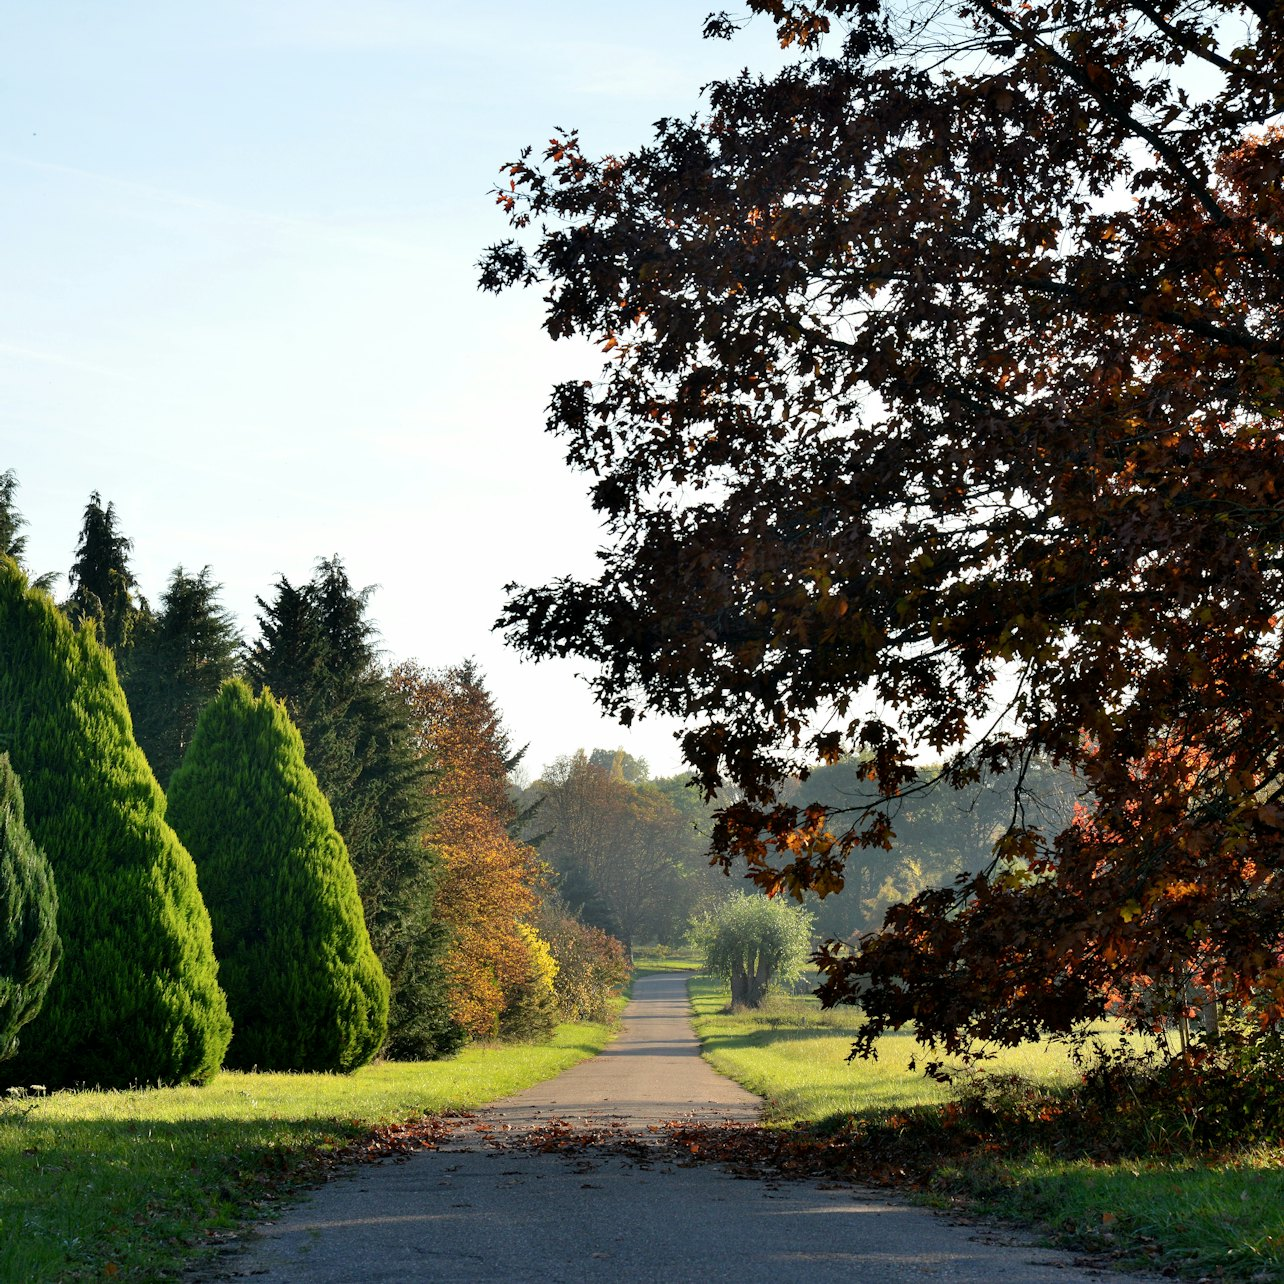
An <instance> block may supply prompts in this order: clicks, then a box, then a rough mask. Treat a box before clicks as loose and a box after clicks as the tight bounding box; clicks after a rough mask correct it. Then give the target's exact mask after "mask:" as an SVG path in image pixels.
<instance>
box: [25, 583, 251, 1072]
mask: <svg viewBox="0 0 1284 1284" xmlns="http://www.w3.org/2000/svg"><path fill="white" fill-rule="evenodd" d="M0 637H3V638H4V647H3V650H0V747H3V748H7V749H8V751H9V754H10V757H11V758H12V760H13V766H14V769H15V770H16V771H17V772H18V774H19V776H20V777H21V779H22V782H23V787H24V792H25V795H26V806H27V824H28V825H29V827H30V830H31V835H32V837H33V838H34V839H35V841H36V842H37V843H38V844H39V845H40V846H41V847H42V848H43V849H44V851H45V852H46V854H47V855H48V857H49V858H50V861H51V863H52V865H53V869H54V874H55V876H56V878H57V882H58V897H59V919H58V922H59V929H60V933H61V936H62V943H63V950H64V953H63V959H62V965H61V967H60V968H59V969H58V973H57V975H56V976H55V977H54V979H53V983H52V984H51V985H50V987H49V991H48V994H47V995H46V998H45V1004H44V1007H43V1009H42V1010H41V1012H40V1015H39V1016H38V1017H37V1018H36V1019H35V1020H34V1021H32V1022H31V1024H30V1025H28V1026H27V1027H25V1029H24V1031H23V1035H22V1044H21V1047H20V1048H19V1050H18V1054H17V1056H16V1057H15V1058H13V1060H11V1061H8V1062H6V1063H5V1064H4V1069H3V1075H4V1078H5V1080H6V1081H7V1082H9V1083H17V1084H23V1083H32V1082H39V1083H44V1084H47V1085H48V1086H50V1087H62V1086H67V1085H71V1084H76V1083H83V1084H89V1085H92V1084H98V1085H100V1086H102V1087H125V1086H128V1085H130V1084H136V1083H158V1082H159V1083H182V1082H196V1083H202V1082H204V1081H206V1080H208V1079H210V1078H211V1077H212V1076H213V1075H214V1074H216V1073H217V1071H218V1068H219V1066H220V1064H221V1063H222V1060H223V1053H224V1051H225V1049H226V1048H227V1044H228V1040H229V1039H230V1037H231V1022H230V1020H229V1018H228V1014H227V1004H226V1001H225V999H224V997H223V992H222V990H220V989H219V985H218V965H217V963H216V962H215V960H214V948H213V942H212V939H211V935H210V920H209V915H208V914H207V913H206V910H205V905H204V903H203V902H202V900H201V896H200V892H199V891H198V890H197V884H196V869H195V867H194V866H193V864H192V860H191V857H190V856H189V855H188V854H187V852H186V851H185V850H184V848H183V846H182V844H181V843H180V842H179V841H178V838H177V837H176V836H175V834H174V831H173V830H172V829H171V828H170V827H169V825H167V824H166V823H165V814H164V812H165V798H164V795H163V794H162V793H161V791H160V786H159V785H158V784H157V783H156V778H155V776H154V775H153V774H152V772H151V769H150V768H149V767H148V765H147V761H146V759H145V758H144V757H143V753H142V750H141V749H139V747H138V744H137V742H136V741H135V740H134V736H133V732H132V730H131V727H130V721H129V710H128V709H127V707H126V705H125V696H124V693H123V691H122V690H121V688H120V683H119V682H118V681H117V679H116V670H115V665H114V663H113V661H112V657H111V655H110V654H109V653H108V651H107V650H106V648H105V647H103V646H102V645H101V644H100V643H99V642H98V640H97V638H96V637H95V635H94V631H93V630H92V629H89V628H83V629H80V630H77V629H75V628H73V627H72V625H71V624H70V623H69V622H68V621H67V619H66V617H65V616H64V615H63V614H62V613H61V612H60V611H59V610H58V608H57V607H56V606H55V605H54V603H53V600H52V599H51V598H50V597H49V596H48V595H47V594H46V593H43V592H41V591H39V590H38V589H31V588H28V586H27V582H26V578H25V577H24V576H23V574H22V572H21V571H20V570H19V569H18V566H17V564H16V563H15V562H13V561H12V560H10V559H7V558H0Z"/></svg>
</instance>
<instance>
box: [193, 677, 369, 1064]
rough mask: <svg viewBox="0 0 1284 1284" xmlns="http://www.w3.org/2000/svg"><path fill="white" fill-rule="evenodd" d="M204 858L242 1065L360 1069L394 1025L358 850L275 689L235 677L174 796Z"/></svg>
mask: <svg viewBox="0 0 1284 1284" xmlns="http://www.w3.org/2000/svg"><path fill="white" fill-rule="evenodd" d="M168 814H169V819H170V821H171V823H172V824H173V826H174V828H175V830H176V831H177V832H178V833H179V835H180V836H181V837H182V839H183V841H184V842H185V843H186V844H187V846H188V848H189V849H190V851H191V853H192V856H193V858H194V859H195V861H196V868H197V874H198V877H199V879H200V885H201V890H202V892H203V893H204V895H205V900H206V903H207V905H208V906H209V911H210V918H211V920H212V922H213V927H214V945H215V948H216V949H217V951H218V957H219V961H220V964H221V968H222V979H223V986H224V989H225V990H226V992H227V1002H228V1007H229V1008H230V1010H231V1013H232V1020H233V1022H234V1030H233V1036H232V1046H231V1047H230V1048H229V1049H228V1054H227V1064H228V1065H229V1066H232V1067H235V1068H236V1069H239V1070H250V1069H253V1068H254V1067H256V1066H257V1067H258V1068H259V1069H260V1070H312V1071H342V1072H346V1071H349V1070H355V1069H356V1068H357V1067H358V1066H363V1065H365V1064H366V1062H368V1061H369V1060H370V1059H371V1058H372V1057H373V1056H374V1055H375V1053H377V1052H378V1051H379V1049H380V1047H382V1045H383V1041H384V1037H385V1036H386V1034H387V1032H388V981H387V978H386V977H385V976H384V974H383V969H382V968H381V967H380V966H379V960H378V959H377V958H376V957H375V953H374V950H373V949H372V948H371V945H370V937H369V935H368V934H367V932H366V924H365V919H364V917H363V914H362V910H361V898H360V897H359V896H358V894H357V880H356V878H355V876H354V875H353V872H352V865H351V863H350V862H349V860H348V852H347V848H346V847H345V846H344V844H343V839H342V838H341V837H340V836H339V833H338V831H337V830H336V829H335V827H334V816H333V813H332V812H331V810H330V806H329V804H328V803H327V802H326V800H325V798H324V796H323V795H322V793H321V790H320V789H319V788H318V787H317V780H316V776H315V775H314V774H313V773H312V771H311V770H310V769H309V768H308V765H307V763H306V762H305V761H304V756H303V741H302V739H301V738H300V736H299V733H298V730H297V729H296V728H295V726H294V725H293V723H291V721H290V719H289V716H288V715H287V713H286V711H285V707H284V706H283V705H282V704H281V702H280V701H279V700H276V699H274V698H273V696H272V695H271V693H270V692H266V691H265V692H263V693H262V694H261V695H259V696H258V697H255V696H254V694H253V693H252V692H251V691H250V688H249V687H248V686H247V685H246V684H245V683H244V682H243V681H241V680H240V679H236V678H234V679H232V680H231V681H229V682H227V683H226V684H224V686H223V688H222V690H221V691H220V692H219V693H218V696H217V697H216V698H215V699H214V700H213V701H212V702H211V703H210V704H208V705H206V707H205V710H204V712H203V713H202V714H201V716H200V721H199V722H198V723H197V724H196V733H195V735H194V736H193V737H192V743H191V744H190V745H189V746H188V750H187V753H186V754H185V755H184V756H183V762H182V765H181V766H180V767H179V769H178V771H177V772H176V773H175V775H174V779H173V781H172V782H171V784H170V790H169V813H168Z"/></svg>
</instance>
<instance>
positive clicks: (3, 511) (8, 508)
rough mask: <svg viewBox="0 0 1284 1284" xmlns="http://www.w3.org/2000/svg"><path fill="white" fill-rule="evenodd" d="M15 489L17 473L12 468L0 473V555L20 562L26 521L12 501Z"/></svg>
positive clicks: (22, 553) (24, 548)
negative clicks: (23, 529)
mask: <svg viewBox="0 0 1284 1284" xmlns="http://www.w3.org/2000/svg"><path fill="white" fill-rule="evenodd" d="M17 491H18V474H17V473H15V472H14V471H13V469H12V468H10V469H7V470H6V471H5V472H3V473H0V555H3V556H5V557H12V558H13V560H14V561H15V562H18V563H19V564H21V562H22V558H23V555H24V554H25V553H26V551H27V537H26V536H25V535H24V534H22V528H23V527H24V526H25V525H26V524H27V521H26V518H24V517H23V515H22V514H21V513H20V512H19V511H18V506H17V504H16V503H15V501H14V496H15V495H16V494H17Z"/></svg>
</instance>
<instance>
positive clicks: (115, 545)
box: [63, 491, 149, 660]
mask: <svg viewBox="0 0 1284 1284" xmlns="http://www.w3.org/2000/svg"><path fill="white" fill-rule="evenodd" d="M133 547H134V543H133V540H130V539H127V538H126V537H125V536H124V535H122V534H121V533H120V530H119V529H118V526H117V520H116V507H115V505H114V504H108V505H107V507H106V508H104V507H103V503H102V496H101V495H100V494H99V493H98V492H97V491H94V493H93V494H92V495H90V497H89V503H88V504H86V505H85V516H84V520H83V522H82V524H81V527H80V541H79V543H77V545H76V560H75V561H74V562H73V563H72V566H71V571H70V572H69V574H68V576H67V578H68V580H69V581H70V583H71V597H70V598H68V599H67V601H66V602H65V603H64V604H63V609H64V610H65V611H66V612H67V614H68V615H69V616H70V617H71V619H72V620H73V621H75V622H76V623H79V622H80V621H81V620H92V621H93V622H94V626H95V628H96V629H97V630H98V635H99V640H100V641H102V642H105V643H106V644H107V646H108V647H109V648H110V649H111V651H112V652H113V653H114V654H115V655H116V656H117V659H118V660H119V658H120V656H121V653H122V652H125V651H128V650H129V648H130V646H131V645H132V644H133V641H134V634H135V631H136V630H137V629H138V627H139V625H140V623H143V622H145V621H146V619H147V616H148V614H149V612H148V606H147V601H146V599H145V598H142V597H140V596H138V594H137V589H138V581H137V580H136V579H135V578H134V573H133V571H131V570H130V568H129V554H130V552H131V551H132V550H133Z"/></svg>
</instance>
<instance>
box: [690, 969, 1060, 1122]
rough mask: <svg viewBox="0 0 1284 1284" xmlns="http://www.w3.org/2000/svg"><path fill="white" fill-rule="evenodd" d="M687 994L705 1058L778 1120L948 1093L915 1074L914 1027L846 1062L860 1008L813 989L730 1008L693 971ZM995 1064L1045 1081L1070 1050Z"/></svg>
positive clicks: (1046, 1049) (907, 1104)
mask: <svg viewBox="0 0 1284 1284" xmlns="http://www.w3.org/2000/svg"><path fill="white" fill-rule="evenodd" d="M690 992H691V1002H692V1007H693V1009H694V1011H695V1028H696V1033H697V1034H698V1035H699V1036H700V1041H701V1043H702V1044H703V1045H704V1055H705V1058H706V1059H707V1060H708V1061H709V1062H710V1063H711V1064H712V1065H713V1067H714V1068H715V1069H716V1070H719V1071H721V1073H723V1074H725V1075H727V1076H728V1077H729V1078H732V1079H735V1080H736V1082H737V1083H741V1084H743V1085H744V1086H745V1087H746V1088H748V1089H749V1091H750V1092H756V1093H757V1094H758V1095H759V1096H760V1097H763V1098H765V1099H766V1101H767V1110H766V1118H767V1119H768V1120H769V1121H770V1122H772V1123H779V1124H791V1123H795V1122H800V1121H801V1122H805V1123H819V1122H822V1121H824V1120H827V1119H832V1118H835V1117H838V1116H853V1115H855V1116H881V1115H884V1114H887V1113H890V1112H893V1111H901V1110H905V1109H908V1108H911V1107H914V1106H924V1105H936V1104H940V1103H943V1102H945V1101H947V1100H949V1096H950V1092H949V1089H948V1088H945V1087H943V1086H942V1085H940V1084H937V1083H934V1082H932V1081H931V1080H930V1079H925V1078H924V1077H923V1076H922V1075H921V1074H914V1073H910V1072H909V1069H908V1067H909V1062H910V1060H911V1058H912V1057H913V1056H914V1053H915V1051H918V1052H920V1053H921V1051H922V1049H921V1048H918V1045H917V1044H915V1042H914V1040H913V1037H912V1036H910V1035H908V1034H902V1035H893V1036H890V1037H889V1038H886V1039H884V1040H883V1041H882V1042H881V1043H880V1044H879V1047H878V1060H877V1061H864V1062H849V1061H847V1059H846V1058H847V1054H848V1053H849V1052H850V1051H851V1046H852V1037H853V1036H854V1034H855V1033H856V1029H857V1026H858V1025H859V1024H860V1020H861V1018H860V1014H859V1013H858V1012H857V1011H856V1010H855V1009H854V1008H835V1009H832V1010H830V1011H825V1010H824V1009H822V1008H821V1006H820V1004H819V1003H818V1002H817V1001H816V1000H815V999H814V998H812V997H810V996H805V997H804V996H794V995H773V996H772V997H770V998H769V999H768V1000H767V1005H766V1007H765V1008H763V1009H761V1010H760V1011H757V1012H737V1013H728V1012H726V1011H725V1009H726V1007H727V1001H728V997H729V996H728V992H727V990H726V988H725V987H724V986H723V985H722V984H721V983H720V982H718V981H715V980H712V979H711V978H709V977H704V976H698V977H694V978H692V981H691V984H690ZM993 1064H994V1066H995V1068H996V1069H1001V1070H1004V1071H1008V1072H1012V1073H1017V1074H1023V1075H1027V1076H1029V1077H1031V1078H1036V1077H1037V1078H1040V1079H1043V1080H1045V1081H1048V1082H1053V1081H1056V1080H1063V1081H1064V1080H1068V1079H1069V1078H1070V1076H1071V1074H1072V1070H1071V1066H1070V1063H1069V1060H1068V1059H1067V1056H1066V1053H1065V1051H1064V1049H1062V1048H1060V1047H1057V1046H1055V1045H1051V1044H1043V1045H1031V1046H1029V1047H1024V1048H1016V1049H1007V1050H1004V1051H1003V1052H1001V1053H1000V1054H999V1056H998V1058H997V1059H996V1061H995V1062H994V1063H993Z"/></svg>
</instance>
